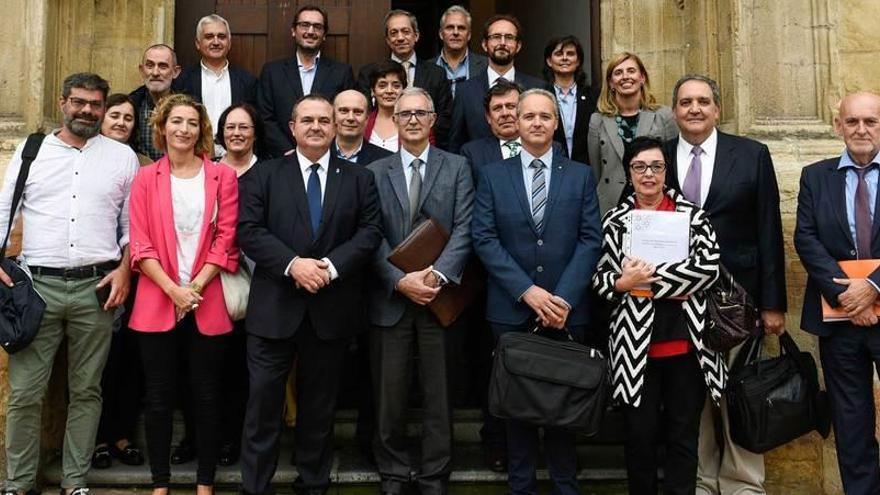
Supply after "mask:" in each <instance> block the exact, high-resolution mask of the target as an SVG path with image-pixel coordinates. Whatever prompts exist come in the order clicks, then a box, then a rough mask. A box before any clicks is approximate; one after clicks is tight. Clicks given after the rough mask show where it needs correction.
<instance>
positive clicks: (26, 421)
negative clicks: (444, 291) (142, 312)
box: [6, 275, 113, 491]
mask: <svg viewBox="0 0 880 495" xmlns="http://www.w3.org/2000/svg"><path fill="white" fill-rule="evenodd" d="M99 280H100V277H94V278H87V279H83V280H65V279H63V278H60V277H50V276H43V275H37V276H35V277H34V287H35V288H36V289H37V291H38V292H39V293H40V295H42V296H43V298H44V299H45V300H46V312H45V313H44V314H43V321H42V323H41V324H40V330H39V332H38V333H37V336H36V337H35V338H34V341H33V342H31V344H30V345H29V346H28V347H26V348H24V349H22V350H21V351H19V352H17V353H15V354H12V355H10V356H9V388H10V394H9V405H8V408H7V413H6V469H7V475H8V476H7V480H6V489H8V490H17V491H24V490H28V489H31V488H33V487H34V484H35V483H36V477H37V465H38V462H39V458H40V437H41V436H42V435H41V432H40V419H41V416H42V414H41V411H42V407H43V396H45V395H46V387H47V385H48V382H49V375H50V374H51V372H52V364H53V362H54V360H55V354H56V353H57V352H58V348H59V346H60V345H61V341H62V339H63V338H64V336H65V335H66V336H67V384H68V390H69V397H70V403H69V405H68V407H67V425H66V426H65V430H64V447H63V451H62V479H61V486H62V487H64V488H76V487H83V486H86V474H87V473H88V471H89V467H90V466H91V459H92V451H93V450H94V448H95V436H96V434H97V431H98V421H99V420H100V418H101V374H102V372H103V370H104V363H106V361H107V354H108V352H109V351H110V340H111V333H112V326H113V312H112V311H104V310H103V309H101V307H100V306H99V304H98V299H97V296H96V295H95V285H96V284H97V283H98V281H99Z"/></svg>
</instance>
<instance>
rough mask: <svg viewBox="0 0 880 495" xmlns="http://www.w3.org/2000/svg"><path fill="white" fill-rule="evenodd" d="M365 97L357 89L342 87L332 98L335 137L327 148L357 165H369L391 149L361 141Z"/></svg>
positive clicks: (364, 115) (365, 103)
mask: <svg viewBox="0 0 880 495" xmlns="http://www.w3.org/2000/svg"><path fill="white" fill-rule="evenodd" d="M368 106H369V104H368V103H367V97H365V96H364V95H363V93H361V92H360V91H358V90H355V89H346V90H345V91H343V92H341V93H339V94H338V95H336V98H334V99H333V113H334V115H335V118H336V137H335V138H334V139H333V144H332V145H330V150H331V151H332V152H333V154H334V155H336V156H337V157H339V158H341V159H343V160H348V161H350V162H354V163H359V164H361V165H369V164H370V163H373V162H374V161H376V160H378V159H379V158H385V157H386V156H389V155H391V154H392V153H391V152H390V151H388V150H386V149H385V148H380V147H379V146H376V145H375V144H370V143H368V142H366V141H364V128H365V127H366V126H367V108H368Z"/></svg>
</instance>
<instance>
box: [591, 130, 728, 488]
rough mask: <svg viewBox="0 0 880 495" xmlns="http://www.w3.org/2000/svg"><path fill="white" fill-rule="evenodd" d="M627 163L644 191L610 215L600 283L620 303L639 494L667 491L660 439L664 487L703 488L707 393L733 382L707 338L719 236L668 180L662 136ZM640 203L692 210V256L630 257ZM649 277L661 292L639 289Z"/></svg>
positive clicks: (636, 149) (596, 282)
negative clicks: (654, 260) (700, 472)
mask: <svg viewBox="0 0 880 495" xmlns="http://www.w3.org/2000/svg"><path fill="white" fill-rule="evenodd" d="M623 163H624V164H625V165H626V168H627V171H628V176H629V178H630V180H631V181H632V184H633V187H634V189H635V193H634V194H632V195H630V196H629V197H628V198H626V199H625V200H624V201H623V202H622V203H621V204H620V205H618V206H617V207H615V208H613V209H611V210H609V211H608V212H607V213H606V214H605V216H604V218H603V220H602V231H603V246H602V257H601V258H600V260H599V265H598V267H597V268H596V272H595V274H594V276H593V287H594V288H595V289H596V290H597V291H598V292H599V295H600V296H601V297H603V298H605V299H607V300H609V301H611V302H612V303H613V305H614V307H613V310H612V314H611V336H610V342H609V348H610V353H611V372H612V389H613V396H614V398H615V399H616V400H617V401H619V402H620V403H622V405H623V413H624V416H625V419H626V425H627V434H626V438H627V439H626V444H625V451H626V464H627V478H628V483H629V493H630V494H649V493H650V494H654V493H657V491H658V481H657V468H658V461H657V454H656V446H657V443H661V442H663V443H665V445H666V458H665V462H664V465H663V468H664V473H665V476H664V487H663V492H664V493H667V494H669V493H681V494H685V493H687V494H693V493H694V490H695V488H696V475H697V442H698V436H699V426H700V413H701V411H702V408H703V404H704V402H705V394H706V392H707V391H708V392H709V394H710V395H711V397H712V399H713V400H714V401H715V402H716V403H718V401H719V399H720V396H721V391H722V390H723V389H724V386H725V384H726V380H727V368H726V365H725V363H724V360H723V359H722V356H721V355H720V354H719V353H716V352H714V351H712V350H709V349H708V348H706V347H705V345H704V342H703V331H704V329H705V328H706V323H707V310H706V294H705V290H706V289H707V288H708V287H710V286H711V285H712V284H713V283H714V282H715V280H716V279H717V278H718V272H719V256H720V254H719V247H718V242H717V241H716V240H715V231H714V230H713V229H712V226H711V224H710V223H709V220H708V218H707V217H706V214H705V213H704V212H703V210H701V209H700V208H699V207H697V206H696V205H694V204H693V203H691V202H689V201H687V200H685V199H684V197H683V196H682V195H681V194H680V193H678V192H677V191H674V190H672V189H667V188H666V187H665V178H666V163H667V160H666V157H665V155H664V152H663V147H662V141H660V140H659V139H656V138H650V137H637V138H636V139H634V140H633V142H632V143H630V144H629V145H628V146H627V148H626V151H625V153H624V162H623ZM635 209H646V210H658V211H677V212H683V213H687V214H688V215H689V217H690V240H689V255H688V258H687V259H686V260H684V261H681V262H677V263H662V264H658V265H657V266H652V265H651V264H649V263H647V262H645V261H644V260H640V259H637V258H635V257H631V256H629V255H628V252H627V251H628V250H629V248H628V245H629V236H630V222H631V218H632V215H631V213H632V212H633V211H634V210H635ZM646 285H650V287H651V292H652V293H653V294H652V296H651V297H641V296H638V295H634V294H633V293H632V292H631V290H632V289H634V288H637V287H640V286H646ZM664 441H665V442H664Z"/></svg>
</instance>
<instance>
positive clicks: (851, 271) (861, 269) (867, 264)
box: [822, 260, 880, 322]
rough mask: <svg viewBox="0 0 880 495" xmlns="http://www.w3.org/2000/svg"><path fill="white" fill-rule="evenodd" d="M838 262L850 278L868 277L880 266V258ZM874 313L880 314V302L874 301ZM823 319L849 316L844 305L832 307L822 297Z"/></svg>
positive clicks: (840, 319) (831, 320)
mask: <svg viewBox="0 0 880 495" xmlns="http://www.w3.org/2000/svg"><path fill="white" fill-rule="evenodd" d="M837 264H838V265H840V269H841V270H843V273H846V276H847V277H849V278H868V275H870V274H871V273H872V272H873V271H874V270H876V269H877V268H878V267H880V260H846V261H838V262H837ZM841 287H843V286H841ZM874 314H875V315H877V316H880V303H874ZM822 321H827V322H834V321H849V317H848V316H846V311H844V309H843V307H842V306H838V307H836V308H832V307H831V305H830V304H828V301H826V300H825V298H824V297H822Z"/></svg>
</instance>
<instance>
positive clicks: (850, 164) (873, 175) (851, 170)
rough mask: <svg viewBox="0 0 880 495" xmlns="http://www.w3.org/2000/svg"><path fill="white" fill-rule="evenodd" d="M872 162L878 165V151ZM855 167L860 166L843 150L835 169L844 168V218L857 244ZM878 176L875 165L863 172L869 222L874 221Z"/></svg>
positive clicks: (856, 175) (879, 160)
mask: <svg viewBox="0 0 880 495" xmlns="http://www.w3.org/2000/svg"><path fill="white" fill-rule="evenodd" d="M871 163H872V164H876V165H880V153H878V154H877V155H875V156H874V158H873V159H872V160H871ZM857 168H861V167H859V166H858V165H856V163H855V162H854V161H853V160H852V158H850V156H849V153H848V152H847V151H846V150H844V152H843V154H842V155H840V163H839V164H838V165H837V169H838V170H840V169H846V220H847V223H848V224H849V231H850V234H852V239H853V244H854V245H858V241H856V206H855V198H856V187H857V186H858V183H859V174H858V173H857V172H856V169H857ZM878 177H880V172H878V170H877V167H876V166H875V167H874V168H872V169H871V170H868V172H867V173H866V174H865V183H866V184H867V186H868V208H869V211H870V212H871V222H872V223H873V221H874V205H875V201H876V199H877V179H878Z"/></svg>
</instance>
